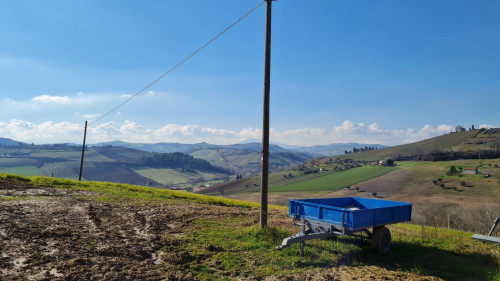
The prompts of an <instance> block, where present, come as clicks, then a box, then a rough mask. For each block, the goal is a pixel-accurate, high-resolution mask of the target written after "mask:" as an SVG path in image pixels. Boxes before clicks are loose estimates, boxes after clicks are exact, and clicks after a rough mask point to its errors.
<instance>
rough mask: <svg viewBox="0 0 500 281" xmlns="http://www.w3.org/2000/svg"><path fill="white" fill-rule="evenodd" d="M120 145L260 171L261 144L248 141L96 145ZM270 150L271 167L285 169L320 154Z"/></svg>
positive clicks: (239, 170)
mask: <svg viewBox="0 0 500 281" xmlns="http://www.w3.org/2000/svg"><path fill="white" fill-rule="evenodd" d="M110 145H112V146H120V147H127V148H133V149H140V150H143V151H149V152H169V153H172V152H183V153H186V154H189V155H191V156H193V157H195V158H201V159H205V160H207V161H209V162H210V163H212V164H213V165H216V166H220V167H224V168H226V169H230V170H234V171H235V173H237V174H242V175H245V176H250V175H253V174H256V173H258V172H259V171H260V157H261V150H262V147H261V144H260V143H256V142H253V143H245V144H232V145H214V144H208V143H204V142H203V143H197V144H180V143H156V144H147V143H126V142H106V143H99V144H96V145H95V146H96V147H97V146H99V147H101V146H104V147H106V146H110ZM269 151H270V167H269V168H270V170H271V171H273V170H276V169H281V168H284V167H288V166H291V165H298V164H300V163H303V162H305V161H307V160H309V159H311V158H313V157H316V156H319V155H318V154H313V153H308V152H300V151H292V150H288V149H285V148H282V147H280V146H279V145H275V144H271V145H270V146H269Z"/></svg>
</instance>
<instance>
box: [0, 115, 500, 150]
mask: <svg viewBox="0 0 500 281" xmlns="http://www.w3.org/2000/svg"><path fill="white" fill-rule="evenodd" d="M480 127H482V128H483V127H484V128H491V127H494V126H493V125H490V124H484V125H481V126H480ZM452 130H454V126H451V125H445V124H443V125H437V126H433V125H429V124H427V125H424V126H423V127H422V128H419V129H414V128H407V129H384V128H382V127H381V126H380V125H378V124H376V123H372V124H366V123H357V122H354V121H351V120H345V121H344V122H343V123H342V124H339V125H337V126H333V127H331V128H330V129H325V128H308V127H306V128H298V129H293V130H277V129H271V132H270V135H271V141H272V142H277V143H284V144H290V145H303V146H311V145H318V144H330V143H346V142H360V143H372V144H375V143H377V144H386V145H398V144H404V143H410V142H415V141H419V140H423V139H427V138H431V137H435V136H439V135H442V134H445V133H449V132H450V131H452ZM82 131H83V126H82V125H81V124H74V123H70V122H60V123H55V122H43V123H39V124H36V123H32V122H29V121H24V120H18V119H14V120H11V121H9V122H4V121H0V137H5V138H11V139H14V140H18V141H22V142H27V143H36V144H42V143H73V142H81V141H82V137H81V133H82ZM79 135H80V136H79ZM78 136H79V137H78ZM261 136H262V134H261V129H257V128H251V127H250V128H243V129H241V130H227V129H221V128H212V127H203V126H199V125H192V124H187V125H176V124H167V125H165V126H162V127H160V128H148V127H147V126H144V125H142V124H139V123H136V122H133V121H125V122H124V123H122V124H118V123H115V122H106V123H101V124H98V125H96V126H93V127H89V128H88V133H87V143H98V142H106V141H115V140H120V141H124V142H142V143H156V142H179V143H199V142H203V141H205V142H208V143H214V144H233V143H238V142H242V141H245V140H249V139H260V138H261ZM77 137H78V139H77Z"/></svg>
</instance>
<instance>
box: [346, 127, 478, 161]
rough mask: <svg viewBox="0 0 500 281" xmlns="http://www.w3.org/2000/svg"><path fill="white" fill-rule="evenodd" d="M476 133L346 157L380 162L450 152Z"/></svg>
mask: <svg viewBox="0 0 500 281" xmlns="http://www.w3.org/2000/svg"><path fill="white" fill-rule="evenodd" d="M478 132H479V131H478V130H475V131H467V132H461V133H452V134H446V135H442V136H439V137H434V138H430V139H427V140H423V141H419V142H415V143H410V144H405V145H398V146H393V147H388V148H384V149H379V150H375V151H369V152H364V153H354V154H350V155H348V156H347V157H349V158H351V159H354V160H380V159H387V158H393V159H394V158H397V157H398V156H399V155H400V156H402V157H405V156H410V155H415V154H427V153H430V152H432V151H436V150H442V151H452V150H454V149H458V148H460V146H461V145H462V144H463V143H464V142H465V141H466V140H468V139H470V138H473V137H474V136H475V135H476V134H477V133H478Z"/></svg>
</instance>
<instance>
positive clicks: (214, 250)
mask: <svg viewBox="0 0 500 281" xmlns="http://www.w3.org/2000/svg"><path fill="white" fill-rule="evenodd" d="M241 220H242V219H241V218H232V219H228V220H224V221H223V222H222V221H216V220H206V219H202V220H199V221H197V222H196V224H195V226H194V227H193V231H192V232H190V234H189V236H188V239H189V240H190V243H189V244H182V247H183V248H184V249H185V250H186V251H188V252H189V253H190V254H191V255H192V256H193V257H194V261H193V262H192V264H194V265H199V264H204V265H205V266H207V267H209V269H210V270H211V271H212V272H213V276H215V277H217V278H220V279H223V278H226V277H227V276H226V275H227V273H228V272H232V273H239V274H242V276H245V274H246V273H248V274H251V275H252V276H260V277H265V276H276V275H277V274H278V275H279V276H281V277H284V276H293V275H296V274H300V273H302V272H304V271H306V270H311V269H318V268H331V267H333V266H335V265H336V264H337V262H338V259H339V258H338V257H339V256H342V255H344V253H345V252H349V251H351V250H352V247H353V246H352V245H351V246H344V248H342V249H340V250H337V249H336V248H337V244H336V242H333V241H323V240H313V241H308V242H307V243H306V247H305V254H304V256H303V257H301V256H300V255H299V245H298V244H294V245H292V246H291V247H289V248H286V249H283V250H281V251H278V250H276V246H278V245H280V244H281V242H282V240H283V239H284V238H286V237H288V236H290V235H291V233H290V232H289V231H286V230H284V229H281V228H278V227H268V228H264V229H261V228H260V227H258V226H255V225H252V226H248V227H242V226H241V225H242V222H241ZM243 220H244V219H243ZM339 245H341V244H339ZM190 269H191V270H192V273H193V274H194V275H195V276H197V277H198V278H200V279H205V274H206V270H205V268H204V267H202V268H200V267H197V266H191V267H190ZM250 269H251V270H250ZM217 278H216V279H217Z"/></svg>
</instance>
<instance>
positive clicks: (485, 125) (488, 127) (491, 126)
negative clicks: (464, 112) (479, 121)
mask: <svg viewBox="0 0 500 281" xmlns="http://www.w3.org/2000/svg"><path fill="white" fill-rule="evenodd" d="M483 128H484V129H490V128H496V127H495V126H493V125H491V124H483V125H481V126H479V129H483Z"/></svg>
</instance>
